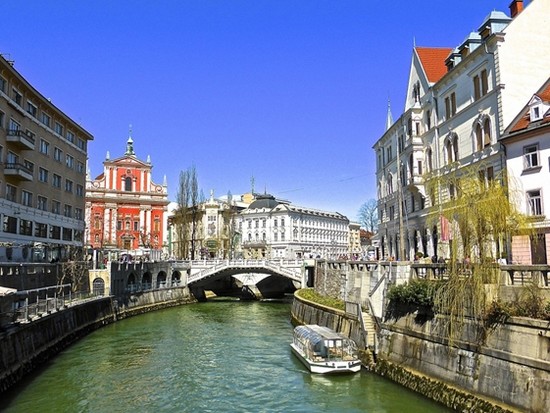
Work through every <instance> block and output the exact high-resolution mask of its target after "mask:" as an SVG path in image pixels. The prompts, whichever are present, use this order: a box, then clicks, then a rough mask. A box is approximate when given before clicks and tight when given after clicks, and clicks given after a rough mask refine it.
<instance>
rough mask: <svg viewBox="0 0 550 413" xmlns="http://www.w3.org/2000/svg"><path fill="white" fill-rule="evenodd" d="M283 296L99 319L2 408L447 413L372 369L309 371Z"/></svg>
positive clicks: (6, 398) (6, 399) (4, 400)
mask: <svg viewBox="0 0 550 413" xmlns="http://www.w3.org/2000/svg"><path fill="white" fill-rule="evenodd" d="M289 315H290V305H289V304H288V303H276V302H238V301H211V302H208V303H201V304H191V305H184V306H180V307H176V308H171V309H166V310H162V311H157V312H153V313H148V314H145V315H140V316H138V317H133V318H130V319H127V320H123V321H121V322H118V323H115V324H112V325H109V326H106V327H104V328H102V329H100V330H98V331H96V332H94V333H92V334H90V335H89V336H87V337H86V338H84V339H83V340H81V341H79V342H78V343H76V344H75V345H73V346H71V347H70V348H69V349H67V350H66V351H64V352H63V353H61V354H60V355H59V356H58V357H56V358H55V359H53V360H52V361H51V362H50V363H48V365H47V366H45V367H44V368H43V369H41V370H40V371H38V372H37V373H36V374H34V375H33V376H32V377H30V378H29V379H28V380H26V381H25V382H24V383H22V384H21V385H19V386H17V387H16V388H14V389H13V390H12V391H10V392H9V393H8V394H3V395H2V397H1V399H0V411H2V412H26V413H27V412H99V413H103V412H105V413H107V412H109V413H114V412H335V413H336V412H337V413H340V412H371V413H374V412H406V413H416V412H418V413H427V412H449V411H450V410H448V409H445V408H444V407H441V406H440V405H438V404H435V403H433V402H431V401H429V400H427V399H425V398H423V397H421V396H418V395H416V394H415V393H412V392H410V391H408V390H406V389H403V388H402V387H400V386H398V385H396V384H394V383H392V382H390V381H388V380H386V379H383V378H381V377H378V376H376V375H375V374H372V373H369V372H367V371H365V370H363V371H362V372H361V373H357V374H354V375H343V376H319V375H312V374H310V373H309V372H308V371H307V369H306V368H305V367H304V366H303V365H302V364H301V363H300V362H299V361H298V360H297V359H296V358H295V357H294V355H292V353H291V351H290V348H289V343H290V341H291V339H292V325H291V324H290V321H289Z"/></svg>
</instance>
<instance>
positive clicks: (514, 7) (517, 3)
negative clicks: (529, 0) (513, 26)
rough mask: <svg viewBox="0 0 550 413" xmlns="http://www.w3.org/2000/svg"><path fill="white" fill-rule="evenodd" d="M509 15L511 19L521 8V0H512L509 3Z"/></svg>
mask: <svg viewBox="0 0 550 413" xmlns="http://www.w3.org/2000/svg"><path fill="white" fill-rule="evenodd" d="M509 7H510V17H511V18H512V19H513V18H514V17H516V16H517V15H518V14H520V13H521V11H522V10H523V0H514V1H512V2H511V3H510V6H509Z"/></svg>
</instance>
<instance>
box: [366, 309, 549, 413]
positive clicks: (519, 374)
mask: <svg viewBox="0 0 550 413" xmlns="http://www.w3.org/2000/svg"><path fill="white" fill-rule="evenodd" d="M415 318H416V315H414V314H411V315H408V316H405V317H400V318H399V319H397V320H390V321H388V322H386V323H385V324H384V325H383V328H382V331H381V332H380V333H379V354H378V356H379V358H380V359H382V360H384V361H386V365H382V366H380V367H377V370H378V371H379V372H380V373H381V374H384V375H387V376H388V377H390V378H392V379H393V380H395V381H397V382H399V383H401V384H403V385H406V386H407V387H410V388H412V389H415V390H417V386H419V385H420V383H421V382H417V380H416V379H412V380H411V379H410V378H409V376H410V375H411V372H415V371H416V372H420V373H421V374H422V375H427V376H429V377H430V378H431V379H427V381H426V383H425V387H426V392H429V393H431V392H433V394H426V393H425V392H424V391H423V393H425V394H426V395H427V396H429V397H431V398H433V399H435V400H438V401H441V402H444V403H446V404H447V405H449V406H450V407H453V408H457V406H458V407H460V409H459V410H460V411H490V412H494V411H505V409H508V410H513V409H517V410H519V411H529V412H547V411H548V406H550V329H549V323H548V322H545V321H540V320H532V319H523V318H512V319H510V320H508V322H507V323H505V324H499V325H496V326H492V328H490V329H489V330H480V326H479V324H477V323H475V322H474V321H468V320H467V322H466V324H465V326H464V328H463V330H462V333H461V335H460V337H458V339H456V340H454V341H453V343H452V344H453V346H450V345H449V341H448V340H447V338H446V336H445V334H443V331H444V328H445V322H446V320H445V318H443V317H439V316H437V317H435V318H433V319H432V320H429V321H425V322H423V323H418V322H417V321H416V319H415ZM434 381H435V382H437V381H439V382H440V383H441V385H442V386H445V388H446V389H449V390H445V391H439V390H438V386H433V385H431V384H430V383H433V382H434ZM445 383H446V384H447V385H445ZM457 392H458V393H459V394H461V396H455V394H457ZM473 395H480V397H482V398H486V400H478V399H480V397H476V396H473ZM476 400H477V401H476ZM487 400H489V401H492V402H493V404H494V407H493V410H491V409H489V410H488V409H487V408H481V407H480V405H479V403H487ZM449 402H450V403H449ZM499 405H500V406H504V407H503V408H502V410H495V409H498V406H499ZM476 409H478V410H476Z"/></svg>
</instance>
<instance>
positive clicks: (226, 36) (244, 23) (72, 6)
mask: <svg viewBox="0 0 550 413" xmlns="http://www.w3.org/2000/svg"><path fill="white" fill-rule="evenodd" d="M510 1H511V0H476V1H466V2H465V1H443V0H410V1H405V0H404V1H386V0H378V1H373V0H334V1H322V0H246V1H245V0H224V1H222V0H218V1H213V0H188V1H187V0H162V1H161V0H159V1H151V0H93V1H92V0H78V1H74V0H25V1H22V0H2V4H1V10H2V16H3V18H2V23H1V24H0V53H2V54H4V55H8V57H9V58H10V59H13V60H15V67H16V69H17V70H18V71H19V72H20V73H21V74H22V75H23V76H24V77H25V78H26V79H27V80H28V81H29V82H30V83H31V84H33V85H34V86H35V87H36V88H37V89H38V90H39V91H40V92H41V93H42V94H43V95H44V96H46V97H49V98H51V99H52V101H53V103H54V104H55V105H57V106H58V107H59V108H60V109H61V110H63V111H64V112H65V113H66V114H67V115H69V116H70V117H72V118H73V119H75V120H76V121H77V122H79V123H80V124H81V125H82V126H83V127H84V128H86V129H87V130H88V131H90V132H91V133H92V134H93V135H94V136H95V140H94V141H92V142H91V143H90V145H89V148H88V152H89V167H90V170H91V172H92V176H94V177H95V176H97V175H98V174H99V173H101V172H102V162H103V160H104V159H105V154H106V152H107V151H109V152H110V155H111V157H112V158H115V157H118V156H121V155H122V154H123V152H124V150H125V145H126V140H127V138H128V130H129V125H130V124H131V125H132V137H133V139H134V148H135V151H136V154H137V155H138V157H139V158H141V159H143V160H145V159H146V158H147V156H148V155H150V156H151V161H152V163H153V178H154V180H155V181H156V182H158V183H162V180H163V177H164V176H165V175H166V177H167V180H168V191H169V194H170V199H171V200H175V198H176V194H177V186H178V180H179V178H178V177H179V173H180V171H182V170H185V169H187V168H188V167H190V166H191V165H194V166H195V167H196V171H197V174H198V178H199V186H200V188H201V189H202V190H203V191H204V194H205V195H206V196H208V194H209V193H210V190H211V189H213V190H214V192H215V195H216V196H221V195H225V194H227V192H228V191H231V192H232V193H233V194H242V193H245V192H248V191H250V188H251V183H250V182H251V177H252V176H254V180H255V189H256V191H257V192H264V191H265V190H266V191H267V192H269V193H272V194H273V195H275V196H277V197H280V198H285V199H288V200H290V201H291V202H293V203H294V204H297V205H301V206H307V207H311V208H317V209H323V210H328V211H338V212H341V213H343V214H344V215H346V216H348V217H349V218H350V219H352V220H355V219H356V218H357V211H358V209H359V207H360V206H361V204H362V203H364V202H365V201H367V200H369V199H372V198H376V181H375V158H374V153H373V150H372V146H373V144H374V143H375V142H376V140H377V139H378V138H379V137H380V136H381V135H382V133H383V132H384V124H385V119H386V110H387V101H388V98H389V99H390V100H391V105H392V112H393V115H394V118H397V117H398V116H399V115H400V114H401V113H402V111H403V106H404V100H405V87H406V85H407V80H408V75H409V66H410V62H411V56H412V47H413V41H415V42H416V45H418V46H434V47H435V46H440V47H454V46H457V45H458V44H459V43H461V42H462V40H464V38H465V37H466V36H467V34H468V33H469V32H470V31H475V30H477V29H478V27H479V26H480V24H481V23H482V21H483V19H484V18H485V17H486V16H487V15H488V14H489V13H490V12H491V11H492V10H495V9H496V10H502V11H505V12H507V13H508V5H509V3H510ZM526 4H527V2H526Z"/></svg>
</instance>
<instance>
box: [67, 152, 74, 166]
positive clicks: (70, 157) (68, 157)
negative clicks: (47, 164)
mask: <svg viewBox="0 0 550 413" xmlns="http://www.w3.org/2000/svg"><path fill="white" fill-rule="evenodd" d="M65 164H66V165H67V168H71V169H73V168H74V158H73V157H72V156H71V155H66V156H65Z"/></svg>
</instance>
